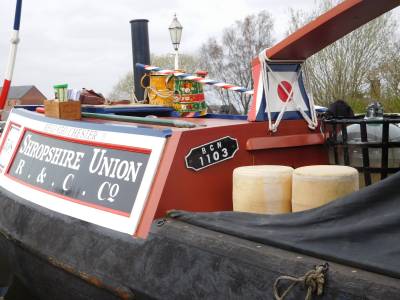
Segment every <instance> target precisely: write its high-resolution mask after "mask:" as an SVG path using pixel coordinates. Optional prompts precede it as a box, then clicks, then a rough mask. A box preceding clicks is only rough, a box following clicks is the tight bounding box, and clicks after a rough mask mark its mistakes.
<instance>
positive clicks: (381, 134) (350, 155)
mask: <svg viewBox="0 0 400 300" xmlns="http://www.w3.org/2000/svg"><path fill="white" fill-rule="evenodd" d="M398 124H400V116H399V115H389V114H385V115H384V117H383V118H380V119H378V118H376V119H364V116H357V117H355V118H351V119H347V118H346V119H340V118H332V119H325V120H323V126H322V129H323V131H324V132H325V134H326V135H327V144H328V147H329V151H330V158H331V163H334V164H341V165H346V166H352V167H354V168H356V169H357V170H358V171H359V172H362V173H363V176H364V182H365V185H370V184H371V182H372V181H371V174H380V179H384V178H386V177H387V176H388V174H393V173H396V172H397V171H400V164H399V161H400V127H399V125H398ZM349 131H350V132H349ZM371 132H372V133H371ZM371 150H372V151H371ZM371 154H372V156H373V161H371ZM378 160H379V161H378Z"/></svg>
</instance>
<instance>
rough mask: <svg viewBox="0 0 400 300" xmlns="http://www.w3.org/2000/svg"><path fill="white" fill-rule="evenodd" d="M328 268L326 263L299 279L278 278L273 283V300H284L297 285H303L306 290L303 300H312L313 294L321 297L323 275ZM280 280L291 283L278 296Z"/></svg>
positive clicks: (323, 282)
mask: <svg viewBox="0 0 400 300" xmlns="http://www.w3.org/2000/svg"><path fill="white" fill-rule="evenodd" d="M328 268H329V265H328V263H325V264H323V265H319V266H314V269H313V270H310V271H308V272H307V273H306V274H304V275H303V276H300V277H294V276H289V275H283V276H279V277H278V278H277V279H276V280H275V283H274V297H275V300H284V299H285V297H286V296H287V295H288V294H289V292H290V291H291V290H292V289H293V288H294V287H295V286H296V285H297V284H299V283H303V286H304V287H305V288H306V289H307V294H306V296H305V298H304V300H312V296H313V295H314V294H315V293H316V294H317V296H320V295H322V293H323V291H324V284H325V273H326V272H327V271H328ZM282 280H287V281H291V282H292V283H291V284H290V285H289V286H288V287H287V288H286V290H285V291H284V292H283V293H282V294H281V295H279V291H278V285H279V282H280V281H282Z"/></svg>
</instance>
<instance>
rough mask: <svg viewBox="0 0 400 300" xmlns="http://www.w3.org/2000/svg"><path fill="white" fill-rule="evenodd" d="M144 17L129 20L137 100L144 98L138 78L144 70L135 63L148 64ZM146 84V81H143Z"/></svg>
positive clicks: (148, 49) (148, 48) (145, 21)
mask: <svg viewBox="0 0 400 300" xmlns="http://www.w3.org/2000/svg"><path fill="white" fill-rule="evenodd" d="M148 22H149V20H146V19H136V20H132V21H130V23H131V33H132V54H133V78H134V80H135V95H136V98H137V99H138V100H144V99H143V97H144V89H143V88H142V86H141V85H140V79H141V78H142V76H143V74H144V70H142V69H138V68H136V63H141V64H146V65H149V64H150V47H149V30H148V26H147V25H148ZM144 84H145V85H146V86H147V85H148V84H149V83H148V81H147V82H146V81H145V82H144Z"/></svg>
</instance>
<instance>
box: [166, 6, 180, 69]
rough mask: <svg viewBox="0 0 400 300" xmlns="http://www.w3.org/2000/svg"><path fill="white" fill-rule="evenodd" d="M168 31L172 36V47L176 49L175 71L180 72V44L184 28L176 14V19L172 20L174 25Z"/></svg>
mask: <svg viewBox="0 0 400 300" xmlns="http://www.w3.org/2000/svg"><path fill="white" fill-rule="evenodd" d="M168 29H169V33H170V35H171V41H172V46H173V47H174V50H175V70H178V69H179V58H178V48H179V44H180V43H181V37H182V29H183V27H182V25H181V23H179V21H178V19H177V18H176V14H175V15H174V19H173V20H172V23H171V25H169V28H168Z"/></svg>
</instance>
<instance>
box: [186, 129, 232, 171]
mask: <svg viewBox="0 0 400 300" xmlns="http://www.w3.org/2000/svg"><path fill="white" fill-rule="evenodd" d="M237 150H239V146H238V142H237V140H236V139H235V138H232V137H230V136H226V137H224V138H222V139H219V140H215V141H212V142H210V143H207V144H204V145H201V146H198V147H196V148H193V149H191V150H190V152H189V153H188V155H186V157H185V161H186V167H187V168H188V169H192V170H194V171H199V170H202V169H204V168H207V167H209V166H212V165H215V164H217V163H220V162H223V161H225V160H227V159H230V158H232V157H234V155H235V153H236V151H237Z"/></svg>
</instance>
